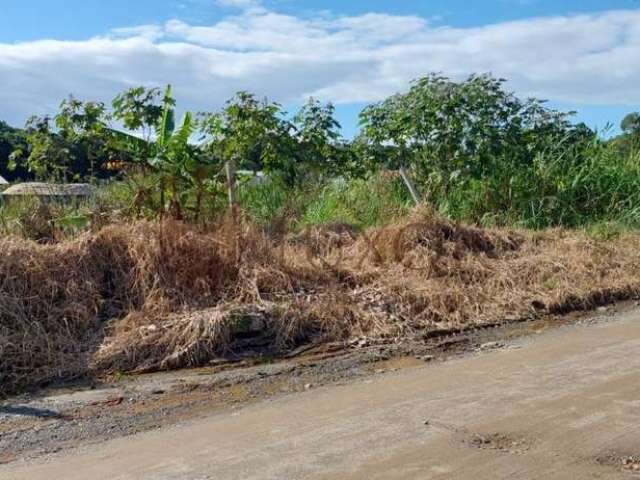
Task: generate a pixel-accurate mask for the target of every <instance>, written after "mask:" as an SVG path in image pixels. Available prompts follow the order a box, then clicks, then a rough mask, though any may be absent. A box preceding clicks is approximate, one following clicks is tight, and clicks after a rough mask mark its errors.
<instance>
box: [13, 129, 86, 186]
mask: <svg viewBox="0 0 640 480" xmlns="http://www.w3.org/2000/svg"><path fill="white" fill-rule="evenodd" d="M25 132H26V138H27V144H28V148H27V150H14V152H13V153H12V154H11V156H10V159H9V161H10V167H9V168H10V169H15V168H17V167H18V166H20V165H24V166H25V167H26V168H27V170H28V171H29V172H30V173H31V174H33V175H34V176H35V178H36V179H38V180H43V181H49V180H53V181H57V182H69V181H70V180H72V179H77V178H78V177H79V174H78V173H77V172H74V171H73V169H72V166H73V164H74V162H75V159H76V157H75V153H76V152H75V150H74V146H73V145H72V144H71V143H70V142H69V141H67V139H65V138H64V137H63V136H62V135H60V134H59V133H57V132H55V131H54V129H53V122H52V120H51V117H49V116H44V117H37V116H33V117H31V118H29V120H27V123H26V126H25Z"/></svg>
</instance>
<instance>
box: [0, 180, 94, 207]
mask: <svg viewBox="0 0 640 480" xmlns="http://www.w3.org/2000/svg"><path fill="white" fill-rule="evenodd" d="M94 193H95V187H93V186H92V185H89V184H87V183H61V184H58V183H40V182H30V183H18V184H16V185H12V186H11V187H9V188H7V189H6V190H5V191H4V192H2V198H3V200H4V201H5V202H10V201H12V200H15V199H18V198H38V199H39V200H40V201H42V202H45V203H46V202H61V203H71V202H77V201H82V200H87V199H89V198H91V197H93V195H94Z"/></svg>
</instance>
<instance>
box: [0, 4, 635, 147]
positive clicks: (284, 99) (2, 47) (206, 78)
mask: <svg viewBox="0 0 640 480" xmlns="http://www.w3.org/2000/svg"><path fill="white" fill-rule="evenodd" d="M44 40H46V41H44ZM639 58H640V2H639V1H638V0H581V1H578V0H566V1H558V0H486V1H480V0H476V1H469V0H466V1H463V0H425V1H410V0H404V1H398V0H395V1H391V0H368V1H336V0H333V1H317V0H314V1H309V0H306V1H305V0H299V1H298V0H271V1H264V2H260V1H259V0H178V1H169V0H135V1H132V0H110V1H104V0H83V1H81V0H64V1H61V0H58V1H55V0H22V1H14V0H5V1H4V2H3V12H2V15H0V77H2V78H5V79H6V80H7V83H8V86H9V87H10V88H9V89H5V92H4V93H0V107H3V108H2V109H0V118H3V119H6V120H8V121H10V122H11V123H14V124H20V123H21V122H23V121H24V119H25V118H26V116H27V115H29V114H31V113H38V114H43V113H50V112H51V111H53V110H55V107H56V105H57V104H58V103H59V101H60V100H61V98H62V97H64V96H66V95H67V94H69V93H74V94H76V95H77V96H79V97H81V98H97V99H101V100H108V99H109V98H111V97H112V96H113V95H114V94H115V93H116V92H117V91H119V90H121V89H123V88H126V87H127V86H129V85H133V84H137V83H141V84H146V85H155V84H161V83H164V82H171V83H173V84H175V86H176V92H177V94H178V96H179V97H180V95H181V94H182V95H183V96H184V105H185V107H186V108H190V109H205V108H209V109H211V108H218V107H219V106H220V105H221V104H222V102H223V101H224V100H225V99H226V98H228V96H230V94H231V93H233V91H235V90H237V89H240V88H243V89H250V90H253V91H256V92H257V93H259V94H261V95H268V96H269V97H271V98H274V99H275V100H277V101H280V102H281V103H283V104H285V105H286V106H288V107H290V108H291V109H293V108H295V106H296V105H297V104H299V103H300V102H301V101H302V99H303V98H304V97H306V96H308V95H314V96H316V97H320V98H322V99H324V100H330V101H334V102H336V104H337V107H338V116H339V119H340V120H341V123H342V124H343V126H344V130H345V134H346V135H347V136H350V135H352V134H353V132H354V131H355V122H356V119H357V113H358V111H359V109H360V108H361V107H362V106H363V105H365V104H366V103H367V102H371V101H376V100H380V99H382V98H384V97H385V96H386V95H389V94H391V93H394V92H395V91H398V90H402V89H405V88H406V87H407V85H408V83H409V81H410V80H411V79H412V78H415V77H416V76H419V75H421V74H424V73H428V72H429V71H443V72H444V73H446V74H449V75H451V76H453V77H454V78H462V77H463V76H465V75H466V74H468V73H472V72H474V71H492V72H493V73H495V74H496V75H499V76H504V77H506V78H509V79H510V83H509V86H510V88H512V89H513V90H515V91H516V92H517V93H519V94H521V95H523V96H524V95H536V96H541V97H543V98H548V99H549V100H550V101H551V104H552V105H553V106H557V107H559V108H563V109H571V110H574V109H575V110H578V111H579V112H580V113H579V116H578V119H579V120H584V121H586V122H587V123H589V124H590V125H592V126H597V127H600V128H602V127H604V125H605V124H606V123H607V122H612V123H614V124H616V125H617V124H618V123H619V121H620V119H621V118H622V116H624V114H625V113H627V112H629V111H632V110H640V89H639V88H638V87H637V85H638V82H637V79H638V78H640V66H638V63H639V62H638V59H639ZM8 92H10V93H8Z"/></svg>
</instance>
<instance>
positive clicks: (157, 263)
mask: <svg viewBox="0 0 640 480" xmlns="http://www.w3.org/2000/svg"><path fill="white" fill-rule="evenodd" d="M639 247H640V235H635V234H627V235H623V236H621V237H620V238H618V239H615V240H609V241H597V240H594V239H591V238H589V237H588V236H586V235H585V234H584V233H581V232H570V231H564V230H551V231H547V232H538V233H532V232H517V233H514V232H508V231H499V230H481V229H476V228H470V227H466V226H462V225H457V224H454V223H451V222H448V221H446V220H443V219H441V218H439V217H437V216H435V215H433V214H430V213H425V212H416V213H415V214H414V215H413V216H412V217H410V218H407V219H406V220H405V221H403V222H401V223H399V224H396V225H391V226H388V227H386V228H383V229H377V230H371V231H368V232H363V233H360V234H358V233H356V232H355V231H353V230H351V229H350V228H348V226H342V225H333V226H328V227H326V228H317V229H314V230H313V231H308V232H303V233H302V234H298V235H295V236H290V237H288V238H286V239H285V241H280V242H278V243H277V244H276V243H274V242H273V241H272V240H271V239H269V238H268V237H267V236H265V235H264V234H262V233H261V232H259V231H258V230H256V229H255V228H254V227H253V226H251V225H249V224H242V225H241V226H237V225H235V224H234V223H232V222H229V221H225V222H221V223H220V224H219V225H218V226H217V227H216V228H215V229H212V230H211V231H209V232H206V233H203V232H197V231H195V230H194V229H191V228H189V227H187V226H184V225H182V224H179V223H172V222H167V223H163V224H157V223H147V222H141V223H137V224H134V225H116V226H110V227H107V228H105V229H103V230H101V231H100V232H99V233H97V234H87V235H85V236H84V237H82V238H80V239H78V240H74V241H70V242H65V243H60V244H57V245H46V246H45V245H38V244H35V243H31V242H26V241H24V240H22V239H16V238H4V239H0V393H10V392H15V391H17V390H19V389H22V388H24V387H28V386H35V385H39V384H42V383H45V382H51V381H55V380H60V379H69V378H73V377H75V376H82V375H86V374H87V373H100V372H107V371H116V370H122V371H150V370H157V369H169V368H180V367H186V366H198V365H203V364H206V363H207V362H209V361H210V360H211V359H213V358H215V357H217V356H220V355H225V354H226V353H228V352H229V350H230V349H239V348H243V345H245V344H246V342H245V343H243V340H246V339H250V338H253V337H255V336H256V335H258V334H260V336H261V338H262V340H263V342H266V343H267V344H268V346H269V347H270V348H271V349H272V351H273V352H285V351H287V350H288V349H291V348H294V347H295V346H297V345H300V344H304V343H307V342H322V341H336V340H347V339H349V338H351V337H359V336H363V335H366V336H375V337H386V338H388V339H400V340H401V339H402V338H406V336H421V335H428V334H429V333H430V332H433V331H441V330H450V329H456V330H457V329H462V328H466V327H470V326H479V325H484V324H491V323H495V322H500V321H504V320H505V319H516V318H524V317H527V316H530V315H532V314H539V313H544V312H566V311H569V310H573V309H584V308H590V307H593V306H595V305H598V304H603V303H607V302H610V301H613V300H616V299H622V298H630V297H633V296H635V295H637V294H638V293H639V292H640V280H639V279H640V275H639V274H640V248H639Z"/></svg>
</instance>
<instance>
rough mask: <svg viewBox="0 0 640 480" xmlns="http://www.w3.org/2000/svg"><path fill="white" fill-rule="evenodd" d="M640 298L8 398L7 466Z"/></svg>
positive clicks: (475, 346)
mask: <svg viewBox="0 0 640 480" xmlns="http://www.w3.org/2000/svg"><path fill="white" fill-rule="evenodd" d="M635 306H636V304H635V303H632V302H628V303H625V304H619V305H617V306H615V307H609V308H608V309H606V308H601V309H600V310H599V311H596V312H591V313H576V314H573V315H568V316H555V317H545V318H539V319H530V320H528V321H518V322H512V323H507V324H503V325H499V326H493V327H486V328H481V329H475V330H469V331H465V332H458V333H452V334H447V333H446V332H441V333H440V334H436V335H433V334H432V335H430V336H429V337H428V338H420V339H413V340H412V341H409V342H404V343H402V344H393V343H384V344H370V340H368V339H364V338H363V339H358V340H355V341H352V342H350V343H349V344H346V345H345V344H329V345H318V346H306V347H303V348H301V349H299V350H298V351H297V352H293V353H292V354H291V355H290V358H287V359H279V360H277V359H272V358H258V359H246V360H242V361H239V362H227V363H219V364H215V365H211V366H209V367H206V368H200V369H195V370H183V371H176V372H167V373H156V374H147V375H136V376H125V375H119V376H116V377H111V378H105V379H102V380H101V381H91V382H85V383H75V384H68V385H62V386H56V387H52V388H49V389H46V390H43V391H40V392H37V393H32V394H26V395H22V396H20V397H14V398H11V399H8V400H7V401H5V402H3V403H1V404H0V464H2V463H5V464H7V463H13V462H18V461H26V460H29V459H34V458H38V457H42V456H48V455H52V454H55V453H57V452H61V451H64V450H69V449H73V448H76V447H78V446H83V447H86V446H88V445H95V444H100V443H102V442H105V441H107V440H111V439H116V438H120V437H125V436H130V435H134V434H138V433H141V432H145V431H149V430H156V429H161V428H164V427H167V426H171V425H176V424H181V423H184V422H185V421H194V420H199V419H205V418H207V417H210V416H211V415H212V414H216V413H225V412H227V413H228V412H233V411H237V410H239V409H241V407H243V406H246V405H249V404H253V403H257V402H260V401H262V400H265V399H270V398H271V399H272V398H277V397H284V396H287V395H290V394H292V393H295V392H304V391H309V390H314V389H318V388H320V387H323V386H330V385H340V384H342V385H347V384H350V383H353V382H354V381H355V380H357V379H365V380H366V379H367V378H375V377H376V376H382V375H384V374H388V373H389V372H396V371H405V370H408V369H417V368H420V367H423V366H425V365H427V364H431V365H438V364H441V363H444V362H447V361H448V360H450V359H452V358H455V357H466V356H469V355H476V354H485V353H487V352H491V351H494V350H510V349H519V348H522V345H523V342H527V341H529V339H531V337H532V336H536V335H538V334H541V333H543V332H546V331H549V330H553V329H558V328H560V327H564V328H573V327H575V326H576V325H584V324H597V323H602V322H607V321H608V319H610V318H612V316H613V315H615V314H616V313H617V312H625V311H630V310H632V309H633V308H635ZM465 442H466V443H467V444H468V445H469V446H471V447H474V448H477V449H483V450H486V449H493V450H497V451H503V452H511V453H516V454H523V453H525V452H526V451H527V450H528V449H530V448H531V445H533V441H532V440H531V439H527V438H520V437H511V436H508V435H505V434H503V433H491V434H488V435H481V434H478V433H468V435H467V438H466V440H465ZM604 458H605V457H604V456H603V459H604ZM606 458H613V457H606ZM602 462H604V460H602ZM608 462H609V464H613V463H616V462H617V461H614V460H608ZM617 463H620V465H622V466H624V467H625V468H627V467H628V468H627V469H633V468H634V465H635V463H633V462H630V463H627V464H624V463H623V460H620V462H617ZM629 465H631V466H630V467H629ZM621 468H622V467H621Z"/></svg>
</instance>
